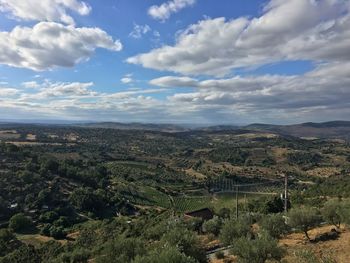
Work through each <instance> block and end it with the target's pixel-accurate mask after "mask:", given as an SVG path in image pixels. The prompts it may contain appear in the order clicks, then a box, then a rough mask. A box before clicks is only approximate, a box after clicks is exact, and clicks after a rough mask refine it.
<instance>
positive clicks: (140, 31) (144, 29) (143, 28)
mask: <svg viewBox="0 0 350 263" xmlns="http://www.w3.org/2000/svg"><path fill="white" fill-rule="evenodd" d="M149 31H151V28H150V27H149V25H138V24H134V29H133V31H131V32H130V34H129V37H132V38H135V39H140V38H141V37H142V36H143V35H145V34H147V33H148V32H149Z"/></svg>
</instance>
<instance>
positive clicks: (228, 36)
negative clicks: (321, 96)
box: [127, 0, 350, 76]
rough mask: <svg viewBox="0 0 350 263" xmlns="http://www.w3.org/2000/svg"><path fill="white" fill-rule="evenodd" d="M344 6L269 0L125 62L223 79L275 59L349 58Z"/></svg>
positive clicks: (327, 0)
mask: <svg viewBox="0 0 350 263" xmlns="http://www.w3.org/2000/svg"><path fill="white" fill-rule="evenodd" d="M349 6H350V5H349V2H348V1H342V0H324V1H313V0H290V1H282V0H272V1H270V2H269V3H268V4H267V5H266V6H265V8H264V13H263V14H262V15H261V16H260V17H257V18H252V19H248V18H246V17H241V18H237V19H233V20H229V21H227V20H226V19H225V18H215V19H206V20H203V21H199V22H198V23H197V24H194V25H191V26H189V27H188V28H187V29H186V30H184V31H183V32H182V33H180V34H179V36H178V37H177V39H176V43H175V45H174V46H170V45H165V46H163V47H160V48H157V49H153V50H151V51H150V52H148V53H144V54H139V55H136V56H134V57H130V58H128V59H127V62H129V63H132V64H140V65H142V66H143V67H146V68H152V69H156V70H164V71H172V72H176V73H181V74H186V75H200V74H207V75H217V76H220V75H225V74H227V73H229V72H230V71H231V70H232V69H235V68H242V67H251V66H258V65H262V64H266V63H272V62H276V61H281V60H299V59H302V60H313V61H332V62H335V61H347V60H349V59H350V52H349V51H350V50H349V44H348V43H349V42H350V15H349Z"/></svg>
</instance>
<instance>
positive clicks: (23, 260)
mask: <svg viewBox="0 0 350 263" xmlns="http://www.w3.org/2000/svg"><path fill="white" fill-rule="evenodd" d="M9 262H11V263H40V262H41V259H40V255H39V253H38V251H36V250H35V248H34V247H33V246H30V245H28V246H27V245H22V246H21V247H20V248H19V249H16V250H14V251H13V252H12V253H10V254H8V255H6V256H5V257H3V258H0V263H9Z"/></svg>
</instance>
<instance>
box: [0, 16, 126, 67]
mask: <svg viewBox="0 0 350 263" xmlns="http://www.w3.org/2000/svg"><path fill="white" fill-rule="evenodd" d="M96 48H104V49H108V50H111V51H120V50H121V49H122V44H121V43H120V41H119V40H116V41H113V39H112V37H111V36H109V35H108V34H107V33H106V32H105V31H103V30H101V29H100V28H87V27H81V28H76V27H73V26H64V25H62V24H58V23H54V22H40V23H38V24H36V25H35V26H34V27H33V28H30V27H21V26H16V27H15V28H14V29H13V30H12V31H10V32H0V64H5V65H9V66H13V67H20V68H28V69H32V70H36V71H41V70H48V69H52V68H55V67H73V66H74V65H76V64H77V63H79V62H81V61H86V60H88V59H89V58H90V57H91V56H92V54H93V53H94V51H95V49H96Z"/></svg>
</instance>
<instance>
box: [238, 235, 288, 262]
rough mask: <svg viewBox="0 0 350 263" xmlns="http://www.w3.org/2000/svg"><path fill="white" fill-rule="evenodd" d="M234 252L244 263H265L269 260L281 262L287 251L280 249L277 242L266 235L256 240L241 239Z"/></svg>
mask: <svg viewBox="0 0 350 263" xmlns="http://www.w3.org/2000/svg"><path fill="white" fill-rule="evenodd" d="M232 252H233V253H234V254H235V255H237V256H238V259H239V262H242V263H264V262H266V261H267V260H281V258H282V257H283V255H284V253H285V251H284V249H282V248H280V247H278V242H277V240H275V239H273V238H272V237H271V236H269V235H268V234H266V233H263V234H262V235H261V236H258V237H257V238H255V239H247V238H244V237H241V238H239V239H237V240H236V242H235V244H234V246H233V248H232Z"/></svg>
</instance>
